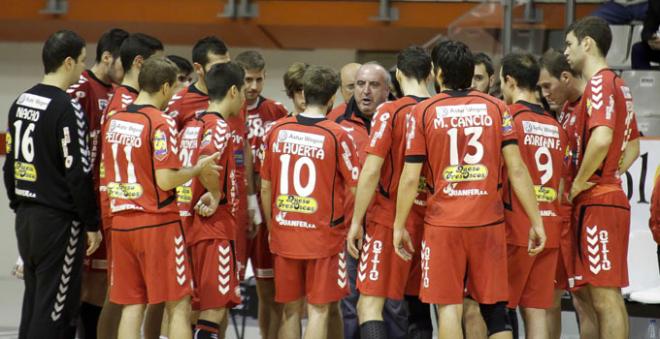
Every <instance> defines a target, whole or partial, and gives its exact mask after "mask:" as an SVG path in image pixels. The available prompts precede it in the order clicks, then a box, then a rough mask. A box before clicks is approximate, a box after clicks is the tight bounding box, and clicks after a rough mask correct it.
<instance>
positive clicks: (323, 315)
mask: <svg viewBox="0 0 660 339" xmlns="http://www.w3.org/2000/svg"><path fill="white" fill-rule="evenodd" d="M329 314H330V305H329V304H311V303H307V328H306V329H305V337H304V338H305V339H326V338H327V335H328V315H329Z"/></svg>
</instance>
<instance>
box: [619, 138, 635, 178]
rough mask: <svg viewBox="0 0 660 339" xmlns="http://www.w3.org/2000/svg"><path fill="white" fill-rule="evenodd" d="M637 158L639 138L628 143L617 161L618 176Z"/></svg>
mask: <svg viewBox="0 0 660 339" xmlns="http://www.w3.org/2000/svg"><path fill="white" fill-rule="evenodd" d="M638 157H639V138H636V139H635V140H630V141H628V144H627V145H626V149H625V150H624V151H623V155H622V156H621V160H620V161H619V174H621V173H625V172H626V171H627V170H628V169H629V168H630V166H632V164H633V163H634V162H635V160H637V158H638Z"/></svg>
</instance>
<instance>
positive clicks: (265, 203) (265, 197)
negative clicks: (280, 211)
mask: <svg viewBox="0 0 660 339" xmlns="http://www.w3.org/2000/svg"><path fill="white" fill-rule="evenodd" d="M272 194H273V190H272V188H271V184H270V181H269V180H266V179H263V178H262V179H261V208H262V209H263V211H264V218H266V226H267V227H268V232H270V230H271V226H270V217H271V214H272V212H271V205H270V204H271V197H272Z"/></svg>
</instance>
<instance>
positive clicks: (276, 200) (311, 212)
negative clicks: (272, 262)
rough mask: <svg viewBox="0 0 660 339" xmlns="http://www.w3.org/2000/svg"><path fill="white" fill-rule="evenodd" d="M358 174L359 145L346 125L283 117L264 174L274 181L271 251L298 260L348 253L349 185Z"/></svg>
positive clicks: (268, 143) (274, 132)
mask: <svg viewBox="0 0 660 339" xmlns="http://www.w3.org/2000/svg"><path fill="white" fill-rule="evenodd" d="M358 174H359V169H358V164H357V159H356V154H355V145H354V144H353V141H352V140H351V138H350V137H349V136H348V133H347V132H346V131H345V130H344V129H343V128H341V126H339V125H337V124H336V123H334V122H332V121H329V120H327V119H325V118H310V117H305V116H301V115H298V116H296V117H291V118H286V119H281V120H280V121H278V122H277V123H276V124H275V125H274V126H273V127H272V129H271V131H270V133H269V134H268V137H267V139H266V146H265V153H264V163H263V167H262V172H261V176H262V178H263V179H265V180H268V181H270V182H271V183H272V186H271V187H272V200H271V203H272V219H271V225H272V229H271V233H270V236H271V239H270V249H271V251H272V252H273V253H275V254H277V255H281V256H283V257H287V258H295V259H316V258H325V257H328V256H332V255H336V254H337V253H339V252H340V251H342V249H343V247H344V239H345V231H344V230H343V229H342V227H340V226H342V225H343V224H344V223H345V222H346V220H345V217H344V208H343V207H344V198H345V194H347V193H346V192H345V189H346V188H347V187H354V186H356V184H357V178H358Z"/></svg>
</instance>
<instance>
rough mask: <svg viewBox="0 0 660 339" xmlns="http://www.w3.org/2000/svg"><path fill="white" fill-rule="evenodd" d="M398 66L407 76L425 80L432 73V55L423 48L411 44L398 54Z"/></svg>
mask: <svg viewBox="0 0 660 339" xmlns="http://www.w3.org/2000/svg"><path fill="white" fill-rule="evenodd" d="M396 68H397V69H398V70H399V71H401V72H402V73H403V75H405V76H407V77H410V78H413V79H415V80H417V81H423V80H425V79H426V78H427V77H428V76H429V74H431V57H430V56H429V55H428V53H426V51H425V50H424V49H423V48H421V47H419V46H410V47H407V48H404V49H403V50H401V52H399V54H397V56H396Z"/></svg>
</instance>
